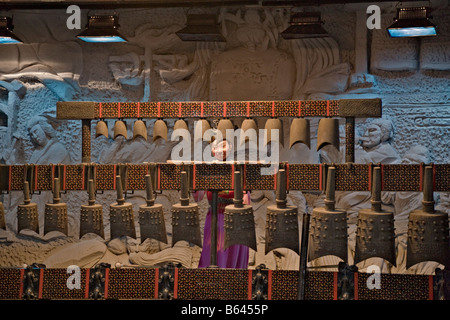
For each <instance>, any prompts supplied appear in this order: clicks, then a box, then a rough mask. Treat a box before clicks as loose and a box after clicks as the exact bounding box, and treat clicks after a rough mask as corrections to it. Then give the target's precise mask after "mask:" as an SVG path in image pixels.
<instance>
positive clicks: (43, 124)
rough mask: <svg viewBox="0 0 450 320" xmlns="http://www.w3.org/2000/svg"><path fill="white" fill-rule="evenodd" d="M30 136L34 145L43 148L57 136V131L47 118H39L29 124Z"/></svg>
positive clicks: (32, 119) (33, 119)
mask: <svg viewBox="0 0 450 320" xmlns="http://www.w3.org/2000/svg"><path fill="white" fill-rule="evenodd" d="M28 134H29V135H30V139H31V141H32V142H33V144H35V145H39V146H43V145H45V144H46V143H47V141H48V140H49V139H52V138H53V137H54V136H55V130H54V129H53V127H52V126H51V125H50V124H49V123H48V121H47V119H46V118H45V117H41V116H37V117H33V118H31V120H30V121H29V122H28Z"/></svg>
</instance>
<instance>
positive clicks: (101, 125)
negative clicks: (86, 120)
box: [95, 120, 108, 138]
mask: <svg viewBox="0 0 450 320" xmlns="http://www.w3.org/2000/svg"><path fill="white" fill-rule="evenodd" d="M100 136H105V137H106V138H108V126H107V125H106V122H105V121H103V120H99V121H98V122H97V125H96V126H95V137H96V138H98V137H100Z"/></svg>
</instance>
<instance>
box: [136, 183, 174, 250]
mask: <svg viewBox="0 0 450 320" xmlns="http://www.w3.org/2000/svg"><path fill="white" fill-rule="evenodd" d="M145 190H146V204H144V205H141V206H140V207H139V211H138V216H139V228H140V232H141V242H144V241H145V240H146V239H147V238H151V239H155V240H158V241H161V242H164V243H167V233H166V224H165V221H164V210H163V206H162V204H156V203H155V192H154V188H153V181H152V176H151V175H149V174H147V175H145Z"/></svg>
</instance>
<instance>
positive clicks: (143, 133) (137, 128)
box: [133, 120, 147, 140]
mask: <svg viewBox="0 0 450 320" xmlns="http://www.w3.org/2000/svg"><path fill="white" fill-rule="evenodd" d="M137 137H142V138H144V139H145V140H147V126H146V125H145V122H144V121H142V120H136V122H135V123H134V126H133V139H136V138H137Z"/></svg>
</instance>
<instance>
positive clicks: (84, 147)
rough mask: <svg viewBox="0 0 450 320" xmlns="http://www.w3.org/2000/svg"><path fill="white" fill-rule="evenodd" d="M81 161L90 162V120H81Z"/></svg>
mask: <svg viewBox="0 0 450 320" xmlns="http://www.w3.org/2000/svg"><path fill="white" fill-rule="evenodd" d="M81 162H82V163H90V162H91V120H90V119H83V120H81Z"/></svg>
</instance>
